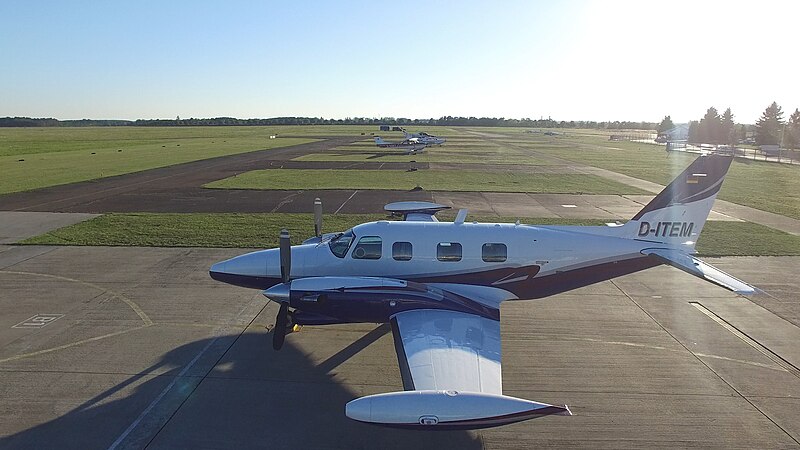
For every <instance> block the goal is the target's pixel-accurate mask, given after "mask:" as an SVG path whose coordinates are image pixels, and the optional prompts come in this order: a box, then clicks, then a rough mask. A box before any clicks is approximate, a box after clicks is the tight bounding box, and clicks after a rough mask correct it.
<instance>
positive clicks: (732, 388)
mask: <svg viewBox="0 0 800 450" xmlns="http://www.w3.org/2000/svg"><path fill="white" fill-rule="evenodd" d="M610 282H611V284H612V285H613V286H614V287H615V288H617V290H618V291H620V292H621V293H622V295H624V296H625V297H627V299H628V300H630V301H631V302H632V303H633V304H634V305H636V307H637V308H639V309H640V310H641V311H642V312H643V313H644V314H646V315H647V317H649V318H650V320H652V321H653V323H655V324H656V325H658V327H659V328H661V329H662V330H663V331H664V332H665V333H667V335H668V336H669V337H671V338H672V339H673V340H674V341H675V342H677V343H678V345H680V346H681V347H683V348H685V349H686V351H687V352H689V353H690V354H691V355H692V356H694V357H695V358H696V359H697V361H699V362H700V364H702V365H704V366H705V367H706V368H707V369H708V370H709V371H711V373H713V374H714V375H715V376H716V377H717V378H719V379H720V381H722V382H723V383H725V385H727V386H728V387H729V388H731V390H733V392H735V393H736V394H737V395H738V396H739V397H741V398H742V399H743V400H744V401H746V402H747V403H749V404H750V406H752V407H753V409H755V410H756V411H758V412H759V413H760V414H761V415H762V416H764V418H766V419H767V420H769V421H770V423H772V424H773V425H775V427H776V428H778V429H779V430H781V431H783V433H784V434H785V435H786V436H788V437H789V439H791V440H792V441H794V442H795V443H796V444H798V445H800V441H798V440H797V439H796V438H795V437H794V436H792V434H791V433H789V431H787V430H786V429H785V428H783V427H782V426H780V425H779V424H778V423H777V422H775V420H773V419H772V417H770V416H769V415H768V414H767V413H765V412H764V411H763V410H762V409H761V408H759V407H758V405H756V404H755V403H753V401H752V400H750V399H749V398H748V397H746V396H745V395H744V394H742V393H741V391H739V390H738V389H736V387H735V386H733V385H732V384H731V383H729V382H728V380H726V379H725V378H723V377H722V375H720V374H719V373H718V372H717V371H716V370H714V369H713V368H712V367H711V366H709V365H708V363H706V362H705V361H703V359H702V358H701V357H700V355H698V354H696V353H695V352H693V351H692V350H691V349H690V348H689V347H687V346H686V345H685V344H684V343H683V342H681V341H680V339H678V337H677V336H675V335H674V334H672V333H671V332H670V331H669V330H668V329H667V328H666V327H665V326H664V325H662V324H661V322H659V321H658V320H656V318H655V317H653V315H652V314H650V313H649V312H648V311H647V310H645V309H644V308H643V307H642V305H640V304H639V302H637V301H636V300H634V298H633V297H631V296H630V295H629V294H628V293H627V292H625V291H624V290H623V289H622V288H621V287H620V286H619V285H618V284H617V283H616V282H615V281H614V280H610Z"/></svg>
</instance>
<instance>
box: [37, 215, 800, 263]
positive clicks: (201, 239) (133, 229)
mask: <svg viewBox="0 0 800 450" xmlns="http://www.w3.org/2000/svg"><path fill="white" fill-rule="evenodd" d="M384 218H386V216H385V215H383V214H336V215H326V216H325V217H324V227H325V230H326V231H328V232H334V231H344V230H346V229H348V228H350V227H353V226H355V225H358V224H360V223H364V222H369V221H373V220H381V219H384ZM441 218H442V220H445V219H451V220H452V215H441ZM468 220H478V221H480V222H514V221H515V220H516V218H513V217H488V216H469V217H468ZM521 221H522V222H523V223H528V224H537V225H601V224H602V223H603V221H602V220H593V219H553V218H522V219H521ZM281 228H287V229H289V231H290V232H291V233H292V242H294V243H300V242H301V241H303V240H304V239H307V238H309V237H311V236H312V234H313V228H314V224H313V217H312V215H311V214H287V213H270V214H153V213H136V214H106V215H103V216H99V217H96V218H94V219H92V220H89V221H86V222H82V223H79V224H76V225H72V226H68V227H65V228H61V229H58V230H54V231H51V232H49V233H46V234H43V235H41V236H37V237H33V238H30V239H27V240H25V241H23V242H22V244H43V245H100V246H140V247H148V246H153V247H236V248H270V247H275V246H277V245H278V234H279V232H280V230H281ZM697 250H698V252H699V253H700V254H701V255H704V256H789V255H800V237H798V236H793V235H791V234H788V233H784V232H782V231H777V230H774V229H772V228H768V227H765V226H763V225H758V224H754V223H749V222H717V221H713V222H707V223H706V225H705V228H704V229H703V232H702V234H701V236H700V240H699V241H698V244H697Z"/></svg>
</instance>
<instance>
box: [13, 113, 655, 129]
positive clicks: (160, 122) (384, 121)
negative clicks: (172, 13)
mask: <svg viewBox="0 0 800 450" xmlns="http://www.w3.org/2000/svg"><path fill="white" fill-rule="evenodd" d="M265 125H397V126H415V125H425V126H451V127H458V126H473V127H531V128H595V129H609V130H625V129H640V130H654V129H655V126H656V124H655V123H653V122H633V121H608V122H597V121H586V120H577V121H576V120H570V121H565V120H561V121H557V120H553V119H551V118H547V119H530V118H525V119H507V118H504V117H500V118H497V117H456V116H443V117H440V118H438V119H433V118H431V119H408V118H404V117H380V118H376V117H348V118H345V119H325V118H322V117H272V118H267V119H237V118H235V117H215V118H208V119H197V118H190V119H181V118H180V117H178V118H176V119H139V120H93V119H82V120H57V119H53V118H30V117H3V118H0V127H81V126H94V127H98V126H99V127H102V126H144V127H176V126H179V127H182V126H265Z"/></svg>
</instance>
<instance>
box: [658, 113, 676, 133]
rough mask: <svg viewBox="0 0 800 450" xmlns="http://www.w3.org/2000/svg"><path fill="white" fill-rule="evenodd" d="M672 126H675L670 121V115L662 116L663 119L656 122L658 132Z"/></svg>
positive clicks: (667, 129) (669, 128)
mask: <svg viewBox="0 0 800 450" xmlns="http://www.w3.org/2000/svg"><path fill="white" fill-rule="evenodd" d="M673 128H675V124H674V123H672V118H671V117H670V116H664V120H662V121H661V123H660V124H658V128H657V129H656V130H657V131H658V134H661V133H663V132H665V131H669V130H671V129H673Z"/></svg>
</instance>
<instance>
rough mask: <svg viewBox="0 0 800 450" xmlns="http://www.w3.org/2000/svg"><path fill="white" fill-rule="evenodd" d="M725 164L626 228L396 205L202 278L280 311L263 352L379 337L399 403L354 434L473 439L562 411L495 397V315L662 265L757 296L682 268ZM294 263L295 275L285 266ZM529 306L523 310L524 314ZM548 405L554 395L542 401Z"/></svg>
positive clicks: (732, 281) (374, 400) (364, 407)
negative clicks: (307, 329) (364, 326)
mask: <svg viewBox="0 0 800 450" xmlns="http://www.w3.org/2000/svg"><path fill="white" fill-rule="evenodd" d="M731 160H732V158H731V157H725V156H721V155H715V154H710V155H703V156H700V157H699V158H697V159H696V160H695V161H694V162H693V163H692V164H690V165H689V167H687V168H686V170H685V171H684V172H683V173H681V174H680V175H679V176H678V177H677V178H676V179H675V180H673V181H672V183H670V185H669V186H667V187H666V188H665V189H664V190H663V191H661V193H659V194H658V195H657V196H656V197H655V198H654V199H653V200H652V201H650V203H648V204H647V205H646V206H645V207H644V208H643V209H642V210H641V211H639V212H638V213H637V214H636V215H635V216H633V218H632V219H631V220H630V221H628V222H627V223H625V224H622V225H620V224H608V225H605V226H549V225H547V226H546V225H524V224H520V223H519V222H517V223H516V224H512V223H477V222H473V223H468V222H466V220H465V219H466V216H467V212H466V210H461V211H459V213H458V215H457V216H456V218H455V220H454V221H453V222H439V221H438V220H437V219H436V217H435V214H436V213H437V212H438V211H441V210H443V209H447V208H449V207H447V206H443V205H438V204H435V203H429V202H398V203H393V204H389V205H386V207H385V209H386V210H387V211H389V212H391V213H393V214H395V215H399V216H402V218H403V220H402V221H388V220H382V221H377V222H369V223H364V224H361V225H358V226H355V227H353V228H351V229H349V230H347V231H344V232H341V233H328V234H322V202H320V201H319V199H317V201H316V202H315V205H314V217H315V227H314V228H315V234H316V236H315V237H312V238H311V239H309V240H307V241H306V242H304V243H303V244H302V245H295V246H292V245H291V243H290V237H289V232H288V231H286V230H283V231H281V235H280V247H279V248H278V249H270V250H261V251H257V252H252V253H247V254H244V255H241V256H237V257H235V258H232V259H228V260H226V261H222V262H219V263H216V264H214V265H213V266H211V269H210V275H211V277H212V278H213V279H215V280H218V281H222V282H225V283H229V284H233V285H237V286H243V287H248V288H255V289H263V290H264V292H263V294H264V295H265V296H266V297H267V298H269V299H270V300H272V301H274V302H276V303H278V304H279V305H280V308H279V311H278V315H277V318H276V319H275V327H274V328H273V336H272V339H273V341H272V344H273V347H274V348H275V349H276V350H278V349H280V348H281V346H282V345H283V343H284V339H285V337H286V334H287V333H289V332H291V331H297V327H298V326H301V325H328V324H341V323H357V322H362V323H363V322H366V323H370V322H372V323H386V322H388V323H390V324H391V330H392V335H393V337H394V347H395V352H396V353H397V359H398V363H399V366H400V375H401V378H402V381H403V389H404V391H400V392H390V393H382V394H375V395H368V396H365V397H361V398H356V399H354V400H352V401H350V402H349V403H347V405H346V406H345V414H346V415H347V416H348V417H349V418H351V419H354V420H357V421H361V422H366V423H371V424H378V425H385V426H391V427H404V428H412V429H431V430H436V429H476V428H486V427H494V426H499V425H505V424H509V423H513V422H518V421H522V420H527V419H533V418H537V417H542V416H545V415H565V416H568V415H571V412H570V410H569V408H568V407H567V406H557V405H551V404H547V403H540V402H534V401H530V400H525V399H521V398H516V397H511V396H507V395H504V394H503V383H502V376H501V343H500V337H501V333H500V304H501V303H502V302H504V301H513V300H521V299H537V298H543V297H547V296H550V295H554V294H558V293H561V292H565V291H569V290H571V289H575V288H578V287H581V286H587V285H590V284H594V283H597V282H600V281H604V280H609V279H612V278H615V277H619V276H622V275H626V274H629V273H634V272H638V271H641V270H644V269H648V268H651V267H655V266H658V265H661V264H669V265H671V266H674V267H677V268H678V269H681V270H683V271H684V272H687V273H689V274H691V275H694V276H697V277H699V278H702V279H704V280H707V281H710V282H712V283H715V284H717V285H719V286H722V287H724V288H727V289H730V290H732V291H734V292H737V293H740V294H752V293H755V292H756V289H755V288H754V287H752V286H750V285H748V284H746V283H744V282H743V281H740V280H738V279H736V278H734V277H733V276H731V275H728V274H727V273H725V272H723V271H721V270H719V269H717V268H715V267H713V266H711V265H709V264H707V263H705V262H703V261H701V260H699V259H697V258H696V257H695V256H693V254H694V253H695V251H694V247H695V243H696V242H697V238H698V236H699V235H700V232H701V231H702V229H703V225H704V224H705V222H706V219H707V217H708V214H709V212H710V211H711V207H712V205H713V204H714V199H715V198H716V196H717V193H718V192H719V190H720V187H721V186H722V181H723V179H724V177H725V174H726V173H727V171H728V168H729V167H730V164H731ZM293 261H294V263H293ZM532 306H533V305H532ZM551 395H555V394H551Z"/></svg>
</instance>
